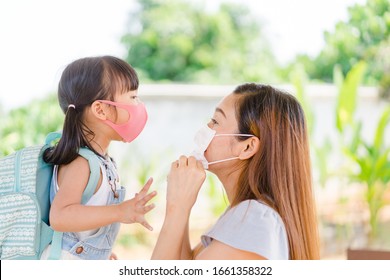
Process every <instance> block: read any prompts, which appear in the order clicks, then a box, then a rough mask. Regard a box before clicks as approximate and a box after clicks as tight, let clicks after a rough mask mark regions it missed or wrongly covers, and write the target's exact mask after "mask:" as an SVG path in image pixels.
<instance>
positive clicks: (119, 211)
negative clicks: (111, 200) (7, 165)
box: [50, 157, 156, 232]
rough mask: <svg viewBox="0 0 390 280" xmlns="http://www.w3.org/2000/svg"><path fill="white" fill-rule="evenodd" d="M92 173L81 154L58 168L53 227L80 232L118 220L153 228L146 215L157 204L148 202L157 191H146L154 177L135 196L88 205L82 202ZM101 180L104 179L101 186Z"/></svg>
mask: <svg viewBox="0 0 390 280" xmlns="http://www.w3.org/2000/svg"><path fill="white" fill-rule="evenodd" d="M89 173H90V170H89V164H88V161H87V160H86V159H84V158H82V157H78V158H76V159H75V160H74V161H72V162H71V163H69V164H67V165H63V166H61V168H60V169H59V173H58V178H57V181H58V185H59V190H58V192H57V194H56V196H55V198H54V200H53V203H52V206H51V209H50V224H51V226H52V227H53V229H54V230H56V231H63V232H66V231H68V232H79V231H84V230H91V229H96V228H99V227H102V226H106V225H109V224H112V223H115V222H121V223H135V222H138V223H141V224H142V225H143V226H145V227H146V228H148V229H151V226H150V225H149V224H148V223H147V222H146V220H145V217H144V215H145V214H146V213H147V212H149V211H150V210H152V209H153V208H154V205H153V204H150V205H146V203H148V202H149V201H150V199H152V198H153V197H154V196H155V195H156V192H152V193H149V194H147V192H148V190H149V188H150V185H151V184H152V180H149V181H148V182H147V183H146V184H145V186H144V188H143V189H142V190H141V192H140V193H139V194H138V195H137V196H136V197H135V198H133V199H130V200H127V201H124V202H122V203H120V204H116V205H109V206H85V205H82V204H81V197H82V194H83V192H84V189H85V187H86V185H87V183H88V178H89ZM100 183H101V179H100V180H99V183H98V185H99V186H100Z"/></svg>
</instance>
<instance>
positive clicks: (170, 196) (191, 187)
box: [167, 156, 206, 211]
mask: <svg viewBox="0 0 390 280" xmlns="http://www.w3.org/2000/svg"><path fill="white" fill-rule="evenodd" d="M205 179H206V172H205V170H204V168H203V166H202V164H201V163H200V162H199V161H197V160H196V159H195V158H194V157H192V156H190V157H188V158H187V157H186V156H181V157H180V158H179V160H177V161H175V162H173V163H172V165H171V170H170V172H169V174H168V178H167V181H168V190H167V211H169V210H171V209H172V208H173V209H180V211H183V210H188V211H190V210H191V208H192V206H193V205H194V204H195V201H196V198H197V196H198V193H199V190H200V188H201V186H202V184H203V182H204V180H205Z"/></svg>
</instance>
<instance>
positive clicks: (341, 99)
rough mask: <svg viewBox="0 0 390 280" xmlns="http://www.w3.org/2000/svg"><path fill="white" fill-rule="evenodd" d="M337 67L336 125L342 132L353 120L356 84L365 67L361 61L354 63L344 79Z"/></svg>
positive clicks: (360, 78)
mask: <svg viewBox="0 0 390 280" xmlns="http://www.w3.org/2000/svg"><path fill="white" fill-rule="evenodd" d="M339 69H340V68H336V69H335V72H336V74H335V76H336V77H338V78H336V80H337V83H338V87H339V94H338V99H337V107H336V112H337V114H336V127H337V129H338V130H339V131H340V132H342V131H343V130H344V127H345V126H346V125H347V124H352V122H353V114H354V112H355V109H356V98H357V94H356V92H357V89H358V86H359V85H360V84H361V81H362V78H363V75H364V72H365V69H366V63H365V62H363V61H361V62H359V63H358V64H356V65H355V66H354V67H353V68H352V69H351V70H350V71H349V72H348V74H347V76H346V78H345V80H344V78H343V76H342V73H341V70H339Z"/></svg>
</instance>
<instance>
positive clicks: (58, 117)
mask: <svg viewBox="0 0 390 280" xmlns="http://www.w3.org/2000/svg"><path fill="white" fill-rule="evenodd" d="M63 119H64V116H63V113H62V111H61V109H60V107H59V105H58V103H57V97H56V96H55V95H50V96H48V97H47V98H45V99H42V100H34V101H32V102H31V103H29V104H28V105H26V106H23V107H20V108H17V109H14V110H11V111H10V112H9V113H8V114H7V115H5V116H4V117H2V121H1V123H0V138H1V142H0V156H4V155H8V154H10V153H12V152H14V151H16V150H19V149H21V148H23V147H25V146H30V145H37V144H43V143H44V140H45V137H46V135H47V134H48V133H49V132H53V131H58V130H61V129H62V124H63Z"/></svg>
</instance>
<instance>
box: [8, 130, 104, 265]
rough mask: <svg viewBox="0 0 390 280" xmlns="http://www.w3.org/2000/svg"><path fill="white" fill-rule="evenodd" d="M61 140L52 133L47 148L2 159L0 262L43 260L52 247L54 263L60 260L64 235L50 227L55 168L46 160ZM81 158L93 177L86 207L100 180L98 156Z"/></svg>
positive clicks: (87, 154)
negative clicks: (51, 191) (56, 141)
mask: <svg viewBox="0 0 390 280" xmlns="http://www.w3.org/2000/svg"><path fill="white" fill-rule="evenodd" d="M60 137H61V134H60V133H50V134H49V135H48V136H47V137H46V141H45V144H44V145H41V146H32V147H26V148H24V149H21V150H19V151H17V152H15V153H13V154H11V155H8V156H6V157H3V158H1V159H0V259H1V260H5V259H30V260H37V259H40V257H41V254H42V252H43V250H44V249H45V248H46V246H47V245H49V244H50V243H51V244H52V247H51V250H50V251H51V253H50V257H49V258H50V259H59V258H60V255H61V246H62V232H56V231H53V229H52V228H51V227H50V225H49V211H50V185H51V180H52V175H53V165H52V164H48V163H46V162H45V161H44V160H43V158H42V156H43V153H44V151H45V150H46V149H47V148H49V147H51V143H52V142H53V141H54V140H57V139H59V138H60ZM79 154H80V155H81V156H82V157H84V158H85V159H87V160H88V162H89V168H90V171H91V173H90V176H89V181H88V184H87V187H86V188H85V191H84V193H83V197H82V203H83V204H85V203H86V202H87V201H88V200H89V198H91V196H92V194H93V193H94V191H95V187H96V185H97V183H98V181H99V178H100V166H99V162H98V160H97V156H96V155H95V154H94V153H93V152H92V151H90V150H88V149H86V148H81V149H80V150H79Z"/></svg>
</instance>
